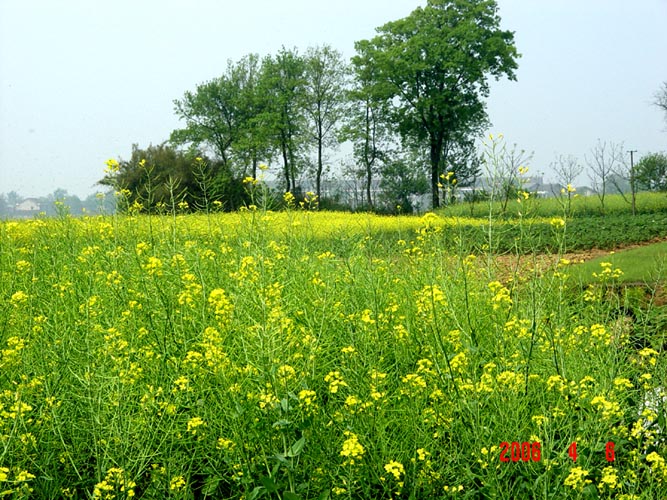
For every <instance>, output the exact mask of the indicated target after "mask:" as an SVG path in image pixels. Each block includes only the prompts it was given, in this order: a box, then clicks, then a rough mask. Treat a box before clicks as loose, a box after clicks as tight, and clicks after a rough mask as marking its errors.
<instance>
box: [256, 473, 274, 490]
mask: <svg viewBox="0 0 667 500" xmlns="http://www.w3.org/2000/svg"><path fill="white" fill-rule="evenodd" d="M259 482H260V483H262V485H263V486H264V488H266V491H268V492H269V493H275V492H276V491H278V487H277V486H276V483H275V482H274V481H273V478H270V477H267V476H263V477H261V478H260V479H259Z"/></svg>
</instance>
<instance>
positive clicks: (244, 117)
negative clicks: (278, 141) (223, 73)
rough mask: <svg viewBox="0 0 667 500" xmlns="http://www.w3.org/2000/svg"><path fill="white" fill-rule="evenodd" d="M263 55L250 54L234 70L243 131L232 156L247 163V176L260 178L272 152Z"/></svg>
mask: <svg viewBox="0 0 667 500" xmlns="http://www.w3.org/2000/svg"><path fill="white" fill-rule="evenodd" d="M261 64H262V63H261V59H260V57H259V55H257V54H249V55H247V56H245V57H243V58H242V59H241V60H240V61H239V62H237V63H236V64H235V65H234V66H233V67H232V68H231V71H230V77H231V80H232V82H233V83H234V84H235V85H236V86H237V87H238V100H237V101H236V107H237V112H238V113H239V120H240V125H239V131H238V135H237V137H236V139H235V141H234V142H233V143H232V145H231V149H232V156H233V158H234V159H235V160H236V162H237V163H239V164H241V165H243V176H244V177H245V176H246V175H247V173H248V172H247V170H248V168H250V174H251V175H252V176H253V177H254V178H257V169H258V166H259V163H260V161H265V160H268V159H269V157H270V155H271V144H270V130H269V121H268V115H267V113H266V111H267V109H268V107H269V102H268V99H267V96H266V94H265V93H264V92H263V91H262V88H261V72H262V66H261Z"/></svg>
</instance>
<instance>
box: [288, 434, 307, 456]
mask: <svg viewBox="0 0 667 500" xmlns="http://www.w3.org/2000/svg"><path fill="white" fill-rule="evenodd" d="M305 444H306V438H305V437H302V438H301V439H299V440H298V441H296V442H295V443H294V444H292V446H290V449H289V451H288V452H287V456H288V457H298V456H299V455H300V454H301V450H303V447H304V446H305Z"/></svg>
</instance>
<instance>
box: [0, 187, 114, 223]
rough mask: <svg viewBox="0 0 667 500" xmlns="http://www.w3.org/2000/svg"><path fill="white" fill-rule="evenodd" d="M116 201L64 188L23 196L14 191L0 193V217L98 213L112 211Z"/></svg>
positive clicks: (102, 194) (104, 196) (98, 194)
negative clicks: (40, 194)
mask: <svg viewBox="0 0 667 500" xmlns="http://www.w3.org/2000/svg"><path fill="white" fill-rule="evenodd" d="M115 207H116V201H115V199H114V198H113V196H109V195H108V194H104V193H95V194H91V195H88V196H86V197H85V198H83V199H81V198H79V197H78V196H77V195H75V194H69V193H68V192H67V190H66V189H56V190H55V191H54V192H53V193H50V194H48V195H46V196H37V197H25V196H22V195H21V194H19V193H17V192H16V191H10V192H8V193H0V219H4V218H10V219H11V218H33V217H35V216H37V215H39V214H44V215H46V216H49V217H50V216H56V215H59V214H63V213H67V214H70V215H74V216H78V215H99V214H109V213H113V211H114V210H115Z"/></svg>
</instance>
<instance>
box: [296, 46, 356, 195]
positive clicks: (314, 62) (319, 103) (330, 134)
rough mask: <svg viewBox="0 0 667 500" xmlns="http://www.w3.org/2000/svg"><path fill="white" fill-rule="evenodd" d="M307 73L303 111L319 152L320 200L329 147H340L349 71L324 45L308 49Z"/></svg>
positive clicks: (317, 180)
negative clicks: (339, 132) (339, 130)
mask: <svg viewBox="0 0 667 500" xmlns="http://www.w3.org/2000/svg"><path fill="white" fill-rule="evenodd" d="M304 73H305V75H304V76H305V82H306V84H305V93H304V111H305V114H306V119H307V122H308V127H307V130H308V135H309V136H310V141H311V143H312V146H313V147H314V148H315V151H316V157H317V159H316V165H315V169H314V170H315V194H316V195H317V196H318V197H319V196H320V195H321V181H322V174H323V172H324V160H325V154H326V148H331V147H335V146H336V145H337V144H338V129H339V128H340V125H341V122H342V119H343V117H344V114H345V107H346V104H347V103H346V86H347V75H348V69H347V67H346V64H345V62H344V61H343V57H342V55H341V53H340V52H338V51H337V50H334V49H333V48H331V47H330V46H329V45H324V46H323V47H315V48H310V49H308V51H307V52H306V55H305V70H304Z"/></svg>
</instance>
